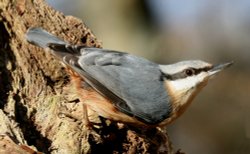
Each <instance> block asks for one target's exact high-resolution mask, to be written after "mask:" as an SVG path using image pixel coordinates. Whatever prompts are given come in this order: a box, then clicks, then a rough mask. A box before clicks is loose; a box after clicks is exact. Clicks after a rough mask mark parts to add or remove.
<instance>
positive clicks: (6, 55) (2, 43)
mask: <svg viewBox="0 0 250 154" xmlns="http://www.w3.org/2000/svg"><path fill="white" fill-rule="evenodd" d="M0 36H1V37H0V55H1V56H0V109H3V108H4V105H5V104H6V103H7V100H8V96H9V91H11V90H12V86H11V82H12V81H13V78H12V76H11V73H10V70H9V69H10V68H9V69H8V68H7V67H8V66H10V64H8V63H12V64H11V65H12V66H11V67H12V69H14V64H13V62H14V61H15V56H14V55H13V52H10V51H11V50H10V46H9V39H10V36H9V34H8V32H7V31H6V29H5V26H4V23H3V22H0Z"/></svg>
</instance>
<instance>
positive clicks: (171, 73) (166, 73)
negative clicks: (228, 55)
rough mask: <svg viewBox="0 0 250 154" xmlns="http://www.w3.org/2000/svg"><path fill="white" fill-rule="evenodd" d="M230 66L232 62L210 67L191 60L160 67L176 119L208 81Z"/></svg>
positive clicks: (202, 62) (210, 65)
mask: <svg viewBox="0 0 250 154" xmlns="http://www.w3.org/2000/svg"><path fill="white" fill-rule="evenodd" d="M231 64H232V62H230V63H224V64H219V65H212V64H210V63H207V62H204V61H200V60H193V61H182V62H178V63H175V64H170V65H160V70H161V72H162V74H163V78H164V83H165V87H166V90H167V92H168V94H169V96H170V99H171V104H172V108H173V113H175V114H177V115H175V116H176V117H178V116H179V115H180V114H181V113H183V112H184V110H185V109H186V107H187V106H188V105H189V104H190V103H191V101H192V100H193V98H194V97H195V96H196V95H197V94H198V92H199V91H200V90H201V89H202V88H203V87H204V86H205V85H206V84H207V83H208V81H209V79H211V78H213V77H214V76H215V75H216V74H217V73H219V72H220V71H222V70H223V69H225V68H227V67H229V66H230V65H231Z"/></svg>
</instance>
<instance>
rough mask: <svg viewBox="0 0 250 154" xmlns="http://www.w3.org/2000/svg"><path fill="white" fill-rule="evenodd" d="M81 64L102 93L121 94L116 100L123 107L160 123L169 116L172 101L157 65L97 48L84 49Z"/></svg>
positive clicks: (132, 113) (151, 121) (140, 116)
mask: <svg viewBox="0 0 250 154" xmlns="http://www.w3.org/2000/svg"><path fill="white" fill-rule="evenodd" d="M78 64H79V66H78V69H79V70H82V72H81V73H82V74H84V76H86V75H87V76H88V77H87V78H89V79H90V78H92V79H91V80H92V81H90V82H91V84H92V86H93V87H94V88H96V89H97V90H98V91H99V92H100V93H102V94H103V95H105V96H107V95H109V94H108V93H113V95H115V96H117V97H118V99H114V102H113V103H114V105H115V106H116V107H117V108H118V109H119V110H121V111H123V112H126V113H127V114H130V115H133V116H135V117H137V118H139V119H141V120H143V121H144V122H148V123H158V122H160V121H162V120H164V119H165V118H166V117H168V116H169V114H170V112H171V104H170V102H169V97H168V95H167V92H166V90H165V88H164V83H163V80H161V72H160V70H159V67H158V65H157V64H155V63H153V62H150V61H148V60H146V59H143V58H140V57H136V56H133V55H130V54H127V53H122V52H116V51H106V50H103V49H96V48H82V49H81V56H79V59H78ZM79 70H78V71H79ZM94 80H95V81H94ZM93 82H96V83H93ZM100 85H101V87H99V86H100ZM103 87H105V88H103Z"/></svg>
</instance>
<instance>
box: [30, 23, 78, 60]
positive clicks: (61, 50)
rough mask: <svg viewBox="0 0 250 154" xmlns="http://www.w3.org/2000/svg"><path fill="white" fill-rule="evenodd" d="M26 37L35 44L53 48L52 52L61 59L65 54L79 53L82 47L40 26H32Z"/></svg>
mask: <svg viewBox="0 0 250 154" xmlns="http://www.w3.org/2000/svg"><path fill="white" fill-rule="evenodd" d="M26 39H27V41H28V42H30V43H32V44H34V45H37V46H39V47H42V48H49V49H51V50H50V52H51V53H52V54H53V55H54V56H56V57H57V58H59V59H63V58H64V57H65V56H69V55H74V54H79V51H80V49H81V48H82V46H72V45H70V44H69V43H67V42H65V41H63V40H62V39H60V38H58V37H56V36H54V35H52V34H50V33H49V32H47V31H45V30H44V29H42V28H40V27H35V28H30V29H29V30H28V32H27V33H26Z"/></svg>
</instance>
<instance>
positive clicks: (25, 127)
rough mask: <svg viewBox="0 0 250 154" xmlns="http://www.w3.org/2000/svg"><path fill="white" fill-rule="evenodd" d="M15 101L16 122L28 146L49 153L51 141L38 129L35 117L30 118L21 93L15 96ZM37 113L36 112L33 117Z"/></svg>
mask: <svg viewBox="0 0 250 154" xmlns="http://www.w3.org/2000/svg"><path fill="white" fill-rule="evenodd" d="M13 98H14V100H15V118H16V119H15V120H16V122H17V123H18V124H19V127H20V129H21V131H22V133H23V134H24V139H25V140H26V141H27V143H28V145H33V146H35V147H36V148H37V150H38V151H40V152H44V153H49V152H50V151H49V148H50V146H51V140H49V139H48V138H46V137H44V136H43V135H42V134H41V133H40V132H39V131H38V130H37V128H36V126H35V123H34V119H33V117H32V116H31V117H28V116H27V112H28V109H27V107H26V106H24V105H23V104H22V103H21V99H22V98H21V97H20V96H19V93H17V94H15V95H14V96H13ZM35 112H36V111H35V110H34V111H33V113H32V115H34V113H35Z"/></svg>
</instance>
